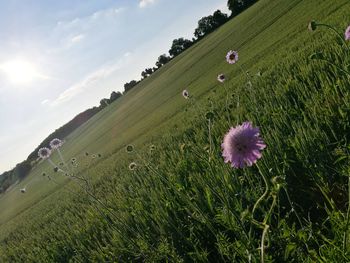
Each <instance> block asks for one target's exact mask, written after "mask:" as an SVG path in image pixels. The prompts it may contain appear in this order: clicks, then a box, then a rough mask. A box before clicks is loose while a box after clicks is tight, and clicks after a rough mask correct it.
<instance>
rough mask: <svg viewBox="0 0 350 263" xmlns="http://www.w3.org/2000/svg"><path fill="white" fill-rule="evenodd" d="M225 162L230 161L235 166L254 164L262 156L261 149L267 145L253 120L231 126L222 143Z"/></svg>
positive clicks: (241, 166)
mask: <svg viewBox="0 0 350 263" xmlns="http://www.w3.org/2000/svg"><path fill="white" fill-rule="evenodd" d="M221 147H222V156H223V157H224V160H225V163H228V162H230V163H231V166H232V167H234V168H243V167H245V166H252V165H253V164H254V163H256V161H257V160H258V159H260V158H261V156H262V155H261V152H260V151H261V150H262V149H264V148H265V147H266V144H265V143H264V141H263V139H262V138H261V137H260V131H259V128H254V127H253V126H252V123H251V122H244V123H243V124H242V125H238V126H236V127H235V128H233V127H231V128H230V130H229V132H228V133H227V134H226V135H225V137H224V141H223V143H222V144H221Z"/></svg>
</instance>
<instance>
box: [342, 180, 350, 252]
mask: <svg viewBox="0 0 350 263" xmlns="http://www.w3.org/2000/svg"><path fill="white" fill-rule="evenodd" d="M349 221H350V176H348V211H347V213H346V225H345V232H344V236H343V253H345V252H346V249H347V241H348V228H349Z"/></svg>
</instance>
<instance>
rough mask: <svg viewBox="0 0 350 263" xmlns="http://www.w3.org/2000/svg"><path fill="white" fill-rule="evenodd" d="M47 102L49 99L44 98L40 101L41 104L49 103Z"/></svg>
mask: <svg viewBox="0 0 350 263" xmlns="http://www.w3.org/2000/svg"><path fill="white" fill-rule="evenodd" d="M49 102H50V100H48V99H45V100H43V101H42V102H41V104H42V105H45V104H47V103H49Z"/></svg>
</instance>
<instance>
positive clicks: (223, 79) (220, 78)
mask: <svg viewBox="0 0 350 263" xmlns="http://www.w3.org/2000/svg"><path fill="white" fill-rule="evenodd" d="M225 80H226V78H225V75H224V74H219V75H218V81H219V82H221V83H223V82H225Z"/></svg>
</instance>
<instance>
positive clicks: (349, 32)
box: [345, 26, 350, 40]
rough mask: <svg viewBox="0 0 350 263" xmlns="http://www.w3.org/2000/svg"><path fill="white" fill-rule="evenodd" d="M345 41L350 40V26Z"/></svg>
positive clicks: (346, 31)
mask: <svg viewBox="0 0 350 263" xmlns="http://www.w3.org/2000/svg"><path fill="white" fill-rule="evenodd" d="M345 40H350V26H348V28H347V29H346V30H345Z"/></svg>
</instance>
